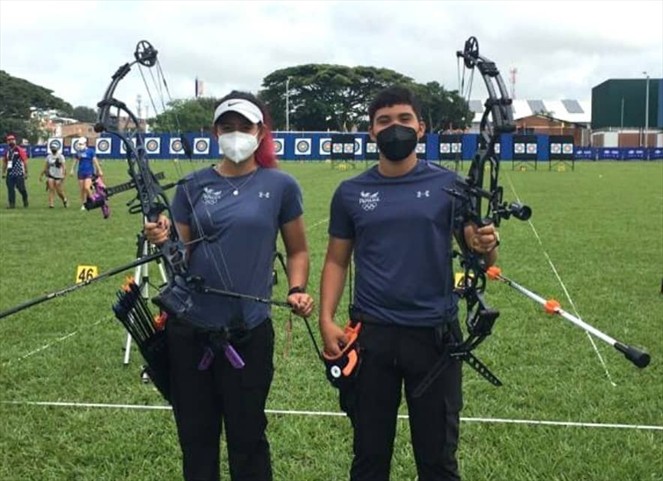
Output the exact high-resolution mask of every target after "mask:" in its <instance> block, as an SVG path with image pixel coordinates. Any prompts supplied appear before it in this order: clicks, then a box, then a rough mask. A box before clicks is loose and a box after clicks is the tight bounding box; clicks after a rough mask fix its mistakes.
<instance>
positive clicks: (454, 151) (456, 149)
mask: <svg viewBox="0 0 663 481" xmlns="http://www.w3.org/2000/svg"><path fill="white" fill-rule="evenodd" d="M460 151H461V143H460V142H453V143H452V144H451V153H452V154H459V153H460Z"/></svg>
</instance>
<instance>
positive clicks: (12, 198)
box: [2, 134, 28, 209]
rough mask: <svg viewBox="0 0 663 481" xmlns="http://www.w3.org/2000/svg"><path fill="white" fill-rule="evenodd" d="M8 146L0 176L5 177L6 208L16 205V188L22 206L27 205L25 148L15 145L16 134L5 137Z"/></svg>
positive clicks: (26, 157)
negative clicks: (21, 200) (7, 201)
mask: <svg viewBox="0 0 663 481" xmlns="http://www.w3.org/2000/svg"><path fill="white" fill-rule="evenodd" d="M6 140H7V143H8V144H9V148H8V149H7V152H5V155H4V157H3V158H2V178H3V179H4V178H5V177H6V178H7V196H8V200H9V204H8V205H7V208H8V209H13V208H15V207H16V189H18V191H19V192H20V194H21V197H22V198H23V207H27V206H28V191H27V190H26V189H25V181H26V179H27V178H28V156H27V154H26V153H25V150H24V149H22V148H21V147H19V146H18V145H16V136H14V134H8V135H7V137H6Z"/></svg>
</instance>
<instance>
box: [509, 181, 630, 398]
mask: <svg viewBox="0 0 663 481" xmlns="http://www.w3.org/2000/svg"><path fill="white" fill-rule="evenodd" d="M506 178H507V179H508V180H509V185H510V187H511V191H512V192H513V195H515V196H516V200H517V201H518V202H522V201H521V200H520V197H519V196H518V193H517V192H516V188H515V187H514V185H513V182H512V181H511V177H509V175H508V174H507V176H506ZM527 223H528V224H529V226H530V227H531V229H532V232H534V237H536V240H537V241H538V243H539V246H540V247H541V250H542V251H543V255H544V256H545V258H546V260H547V261H548V264H549V265H550V269H551V270H552V271H553V274H555V277H556V278H557V281H558V282H559V284H560V286H561V287H562V290H563V291H564V295H566V299H567V300H568V301H569V304H570V305H571V308H572V309H573V312H574V313H575V316H576V317H577V318H578V319H581V317H580V314H579V313H578V309H577V308H576V305H575V303H574V302H573V299H571V294H569V291H568V289H567V288H566V285H565V284H564V281H562V277H561V276H560V275H559V272H558V271H557V268H556V267H555V264H553V261H552V259H551V258H550V256H549V255H548V252H547V251H546V249H545V247H544V246H543V241H542V240H541V237H540V236H539V233H538V232H537V230H536V228H535V227H534V224H533V223H532V221H531V220H530V219H527ZM585 334H586V335H587V338H588V339H589V342H590V343H591V344H592V347H593V348H594V352H595V353H596V356H597V357H598V358H599V362H600V363H601V366H603V370H604V371H605V375H606V378H607V379H608V382H609V383H610V384H611V385H612V386H613V387H616V386H617V384H615V382H614V381H613V380H612V376H611V375H610V371H608V365H607V364H606V363H605V360H604V359H603V356H602V355H601V352H600V351H599V349H598V347H597V346H596V342H595V341H594V338H593V337H592V336H590V335H589V332H587V331H585Z"/></svg>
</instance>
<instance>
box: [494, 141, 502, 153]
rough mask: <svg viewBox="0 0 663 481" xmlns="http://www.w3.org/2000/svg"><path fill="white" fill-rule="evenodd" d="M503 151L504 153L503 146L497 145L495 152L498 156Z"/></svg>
mask: <svg viewBox="0 0 663 481" xmlns="http://www.w3.org/2000/svg"><path fill="white" fill-rule="evenodd" d="M501 151H502V146H501V145H500V143H499V142H498V143H496V144H495V146H494V147H493V152H495V153H496V154H499V153H500V152H501Z"/></svg>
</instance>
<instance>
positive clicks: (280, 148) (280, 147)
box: [274, 139, 285, 155]
mask: <svg viewBox="0 0 663 481" xmlns="http://www.w3.org/2000/svg"><path fill="white" fill-rule="evenodd" d="M284 151H285V142H284V141H283V139H274V153H275V154H276V155H283V152H284Z"/></svg>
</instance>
